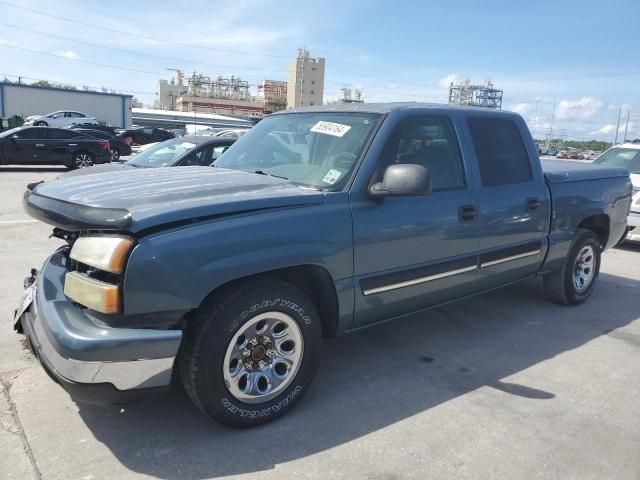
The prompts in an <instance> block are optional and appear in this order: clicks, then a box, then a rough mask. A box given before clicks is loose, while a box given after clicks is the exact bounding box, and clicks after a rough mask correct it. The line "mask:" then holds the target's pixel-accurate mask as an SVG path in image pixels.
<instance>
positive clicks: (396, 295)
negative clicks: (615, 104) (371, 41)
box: [16, 103, 631, 427]
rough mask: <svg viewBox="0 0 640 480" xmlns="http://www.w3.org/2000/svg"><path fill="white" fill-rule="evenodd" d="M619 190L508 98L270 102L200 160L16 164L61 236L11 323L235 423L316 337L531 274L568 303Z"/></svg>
mask: <svg viewBox="0 0 640 480" xmlns="http://www.w3.org/2000/svg"><path fill="white" fill-rule="evenodd" d="M630 202H631V183H630V180H629V173H628V172H627V171H626V170H625V169H623V168H617V167H610V166H609V167H607V166H596V165H584V164H579V163H577V162H570V161H566V162H563V161H552V162H545V163H541V162H540V160H539V158H538V154H537V151H536V147H535V144H534V142H533V140H532V138H531V135H530V133H529V130H528V129H527V127H526V124H525V122H524V121H523V119H522V118H521V117H520V116H519V115H516V114H513V113H508V112H501V111H492V110H488V109H474V108H463V107H451V106H438V105H427V104H418V103H408V104H361V105H350V106H345V105H340V106H322V107H312V108H308V109H301V110H295V111H286V112H282V113H277V114H274V115H271V116H269V117H267V118H266V119H264V120H263V121H261V122H260V123H259V124H258V125H257V126H255V127H254V128H253V129H252V130H250V131H249V132H248V133H247V134H246V135H244V136H243V137H242V138H240V139H239V140H238V141H237V142H236V143H235V144H234V145H233V146H232V147H231V148H229V150H228V151H226V152H225V153H224V154H223V155H222V156H220V158H218V159H217V161H216V162H215V163H214V165H213V166H212V167H200V166H193V167H185V168H178V169H173V168H167V169H139V170H136V171H116V172H102V173H90V172H87V174H85V175H79V176H72V177H69V178H65V177H64V176H63V177H61V178H59V179H56V180H53V181H50V182H47V183H41V184H38V185H34V184H32V185H30V186H29V187H28V189H27V190H26V192H25V194H24V206H25V209H26V211H27V212H28V213H29V214H30V215H31V216H32V217H34V218H36V219H39V220H41V221H43V222H47V223H49V224H51V225H52V226H53V227H54V229H53V235H54V236H56V237H59V238H61V239H64V240H65V241H66V244H65V245H64V246H63V247H60V248H59V249H58V250H57V251H55V252H54V253H53V254H52V255H51V256H50V257H49V258H48V259H47V260H46V262H45V264H44V265H43V266H42V268H41V269H40V271H39V272H38V271H36V270H35V269H34V270H33V271H32V275H31V276H30V277H28V278H27V280H26V281H25V286H26V287H27V288H26V290H25V293H24V296H23V299H22V302H21V305H20V307H19V308H18V310H17V311H16V328H17V329H18V330H19V331H23V332H24V333H25V334H26V335H27V336H28V338H29V340H30V343H31V345H32V346H33V350H34V352H35V354H36V355H37V357H38V358H39V359H40V362H41V364H42V366H43V367H44V368H45V369H46V370H47V371H48V372H49V374H50V375H51V376H52V377H53V378H54V379H55V380H56V381H57V382H58V383H60V384H61V385H62V386H63V387H64V388H65V389H66V390H67V391H68V392H70V394H71V395H72V396H73V397H74V398H76V399H77V400H78V401H86V402H94V403H112V404H118V403H122V402H128V401H132V400H134V399H136V398H140V397H149V396H153V395H155V394H157V393H159V392H162V391H164V390H166V389H167V388H168V386H169V384H170V380H171V378H172V374H173V373H175V374H176V375H177V376H179V378H180V379H181V383H182V385H183V386H184V389H185V390H186V392H187V394H188V396H189V397H190V398H191V400H192V401H193V403H194V404H195V405H196V406H197V407H198V408H199V409H200V410H201V411H202V412H203V413H204V414H206V415H208V416H210V417H212V418H214V419H216V420H218V421H220V422H223V423H225V424H228V425H231V426H234V427H250V426H254V425H258V424H261V423H264V422H267V421H269V420H272V419H274V418H277V417H279V416H281V415H282V414H284V413H285V412H287V411H288V410H289V409H290V408H291V407H292V406H293V405H294V404H295V403H296V402H297V401H298V400H300V398H301V397H302V395H303V394H304V393H305V392H306V390H307V389H308V388H309V386H310V384H311V380H312V378H313V376H314V371H315V370H316V367H317V365H318V363H319V362H320V359H321V358H322V351H323V339H325V338H329V337H334V336H336V335H340V334H343V333H345V332H351V331H355V330H358V329H361V328H364V327H367V326H370V325H373V324H376V323H378V322H382V321H387V320H390V319H395V318H398V317H401V316H404V315H407V314H410V313H414V312H420V311H425V310H426V309H429V308H432V307H435V306H437V305H441V304H443V303H446V302H450V301H452V300H456V299H461V298H464V297H468V296H470V295H475V294H478V293H482V292H486V291H488V290H492V289H495V288H497V287H501V286H504V285H507V284H511V283H514V282H518V281H521V280H524V279H528V278H531V277H535V276H541V277H542V280H543V282H544V287H545V291H546V294H547V295H548V296H549V297H550V299H551V300H553V301H555V302H558V303H561V304H566V305H578V304H581V303H582V302H584V301H585V300H587V299H588V297H589V296H590V295H591V293H592V292H593V290H594V287H595V286H596V280H597V277H598V271H599V268H600V258H601V257H600V255H601V252H602V251H603V250H605V249H606V248H609V247H611V246H613V245H615V244H616V243H617V242H618V241H619V240H621V238H622V237H623V235H624V234H625V231H626V219H627V214H628V213H629V206H630ZM424 318H425V321H428V318H429V315H428V313H426V312H425V314H424ZM380 354H381V355H384V352H380Z"/></svg>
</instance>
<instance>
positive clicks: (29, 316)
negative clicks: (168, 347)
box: [23, 302, 175, 390]
mask: <svg viewBox="0 0 640 480" xmlns="http://www.w3.org/2000/svg"><path fill="white" fill-rule="evenodd" d="M34 307H35V302H34V304H33V305H32V310H33V309H34ZM23 321H25V322H28V326H27V328H26V330H27V331H28V332H29V340H30V341H31V344H32V346H33V348H34V349H35V350H36V352H37V355H38V356H39V357H42V358H41V361H44V362H46V363H47V364H48V365H49V366H50V367H51V368H52V369H53V370H54V373H55V374H56V375H59V376H61V377H62V378H63V379H65V380H69V381H71V382H75V383H89V384H92V383H94V384H97V383H110V384H112V385H113V386H114V387H116V388H117V389H118V390H131V389H139V388H152V387H162V386H166V385H169V383H170V382H171V372H172V369H173V362H174V358H175V357H169V358H158V359H140V360H133V361H121V362H87V361H81V360H74V359H71V358H65V357H63V356H62V355H60V354H59V353H58V352H57V351H56V349H55V348H54V347H53V345H52V344H51V342H50V341H49V339H48V338H47V335H46V333H45V331H44V328H43V326H42V319H40V318H38V316H37V312H36V313H34V312H33V311H27V312H25V314H24V319H23Z"/></svg>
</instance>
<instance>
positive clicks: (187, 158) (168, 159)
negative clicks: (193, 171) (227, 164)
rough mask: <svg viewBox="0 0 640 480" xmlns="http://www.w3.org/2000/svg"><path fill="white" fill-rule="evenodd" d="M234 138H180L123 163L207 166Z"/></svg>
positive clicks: (150, 166) (141, 166)
mask: <svg viewBox="0 0 640 480" xmlns="http://www.w3.org/2000/svg"><path fill="white" fill-rule="evenodd" d="M235 141H236V139H235V138H217V137H205V136H201V135H198V136H193V137H180V138H172V139H171V140H165V141H164V142H160V143H157V144H156V145H154V146H153V147H151V148H148V149H146V150H145V151H143V152H140V153H138V154H137V155H135V156H134V157H133V158H131V160H129V161H128V162H126V163H125V165H127V166H131V167H139V168H156V167H179V166H194V165H201V166H209V165H211V164H212V163H213V162H215V161H216V160H217V159H218V157H220V155H222V154H223V153H224V152H226V151H227V149H228V148H229V147H230V146H231V145H233V144H234V143H235Z"/></svg>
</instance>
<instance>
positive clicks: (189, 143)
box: [180, 142, 196, 148]
mask: <svg viewBox="0 0 640 480" xmlns="http://www.w3.org/2000/svg"><path fill="white" fill-rule="evenodd" d="M180 146H181V147H183V148H193V147H195V146H196V144H195V143H191V142H182V143H181V144H180Z"/></svg>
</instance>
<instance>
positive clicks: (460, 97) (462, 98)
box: [449, 78, 502, 110]
mask: <svg viewBox="0 0 640 480" xmlns="http://www.w3.org/2000/svg"><path fill="white" fill-rule="evenodd" d="M449 103H450V104H456V105H469V106H472V107H486V108H492V109H494V110H500V109H502V90H499V89H497V88H494V87H493V83H492V82H491V80H486V81H485V82H484V84H483V85H472V84H471V81H470V80H469V79H468V78H465V79H464V81H463V82H462V83H459V84H457V85H454V84H453V82H451V85H449Z"/></svg>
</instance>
